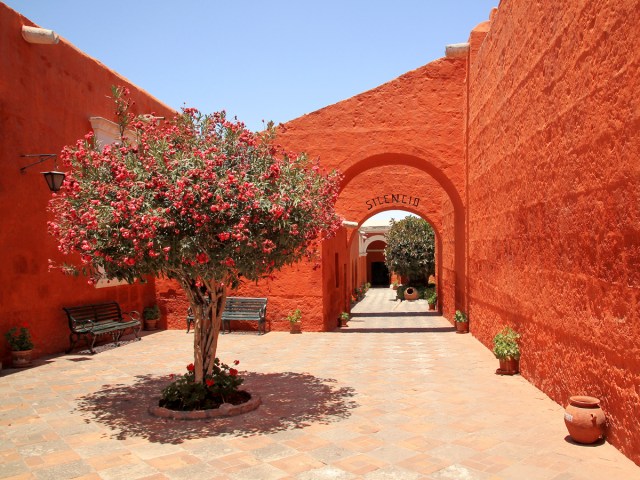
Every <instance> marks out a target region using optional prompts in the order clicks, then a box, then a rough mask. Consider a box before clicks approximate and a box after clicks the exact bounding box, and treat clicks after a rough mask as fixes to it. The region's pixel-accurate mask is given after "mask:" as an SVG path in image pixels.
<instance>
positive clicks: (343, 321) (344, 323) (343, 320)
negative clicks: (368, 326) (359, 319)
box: [340, 312, 351, 327]
mask: <svg viewBox="0 0 640 480" xmlns="http://www.w3.org/2000/svg"><path fill="white" fill-rule="evenodd" d="M350 318H351V317H350V315H349V313H348V312H342V313H341V314H340V326H341V327H348V326H349V325H348V323H349V319H350Z"/></svg>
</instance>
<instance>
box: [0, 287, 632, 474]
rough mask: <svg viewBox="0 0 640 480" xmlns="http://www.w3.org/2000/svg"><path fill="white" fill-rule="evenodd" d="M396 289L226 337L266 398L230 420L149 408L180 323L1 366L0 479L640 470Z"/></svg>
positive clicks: (184, 339)
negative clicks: (272, 328) (290, 328)
mask: <svg viewBox="0 0 640 480" xmlns="http://www.w3.org/2000/svg"><path fill="white" fill-rule="evenodd" d="M394 296H395V292H393V291H391V290H389V289H373V290H370V291H369V292H368V294H367V298H366V299H365V300H364V301H362V302H361V303H359V304H358V305H357V306H356V307H355V308H354V312H353V313H354V318H353V319H352V321H351V322H350V326H349V327H348V328H344V329H341V330H337V331H335V332H331V333H304V334H302V335H290V334H288V333H283V332H271V333H268V334H266V335H264V336H257V335H255V334H244V333H239V334H231V335H225V336H222V337H221V343H220V348H219V356H220V357H221V358H222V360H223V361H225V362H231V361H233V360H235V359H238V360H240V362H241V363H240V367H241V370H244V369H246V371H247V372H250V373H247V380H246V384H247V387H248V389H249V390H250V391H255V392H258V393H260V394H261V396H262V399H263V405H262V406H260V408H258V410H256V411H255V412H252V413H249V414H246V415H243V416H240V417H235V418H231V419H214V420H204V421H186V422H185V421H182V422H178V421H169V420H164V419H159V418H154V417H150V416H149V415H148V414H147V405H148V404H149V402H150V401H152V398H153V397H154V396H155V395H157V393H158V392H159V390H160V389H161V388H162V386H163V385H164V384H166V383H167V381H168V380H167V375H168V374H170V373H182V372H183V371H184V368H185V366H186V365H187V364H188V363H190V362H191V359H192V350H191V347H192V345H191V340H192V338H193V337H192V336H191V334H189V335H186V334H185V332H184V331H163V332H156V333H152V334H147V335H145V337H144V339H143V340H142V341H141V342H131V343H127V344H125V345H123V346H121V347H120V348H108V347H107V348H101V349H100V350H101V351H100V353H98V354H97V355H95V356H91V355H85V354H83V353H82V352H80V353H79V354H73V355H61V356H56V357H52V358H45V359H39V360H38V361H37V362H36V366H34V367H33V368H30V369H26V370H14V369H10V368H6V367H5V369H4V370H3V371H2V372H0V424H1V426H2V429H1V431H0V456H1V461H0V478H11V479H31V478H37V479H55V480H58V479H67V478H81V479H107V480H115V479H127V480H131V479H193V478H197V479H199V480H200V479H227V478H228V479H284V478H298V479H352V478H364V479H419V478H424V479H465V480H466V479H478V480H486V479H519V480H520V479H525V480H535V479H549V480H551V479H553V480H574V479H576V480H577V479H603V478H606V479H607V480H615V479H624V480H629V479H631V480H632V479H640V467H638V466H636V465H635V464H633V463H632V462H631V461H630V460H628V459H627V458H625V457H624V456H623V455H622V454H620V453H619V452H618V451H617V450H616V449H615V448H613V447H612V446H610V445H609V444H607V443H600V444H597V445H595V446H580V445H577V444H574V443H572V442H571V441H569V440H568V439H567V438H566V437H567V433H566V430H565V427H564V423H563V408H562V407H561V406H559V405H557V404H556V403H554V402H553V401H551V400H550V399H549V398H548V397H546V395H544V394H543V393H541V392H540V391H538V390H537V389H536V388H534V387H533V386H532V385H530V384H529V383H527V382H526V381H525V380H524V379H523V378H521V377H520V376H514V377H500V376H496V375H495V373H494V372H495V369H496V367H497V361H496V360H495V358H493V355H492V354H491V352H490V351H489V350H487V349H486V348H485V347H484V346H482V345H481V344H480V343H479V342H478V341H477V340H475V339H474V338H473V336H471V335H456V334H455V333H454V332H453V328H452V327H451V326H450V324H449V323H448V322H447V321H446V320H445V319H443V318H442V317H439V316H436V315H435V314H428V313H426V310H427V306H426V302H424V301H417V302H412V303H409V302H401V303H400V302H395V301H394V300H393V298H394ZM301 308H302V310H303V312H304V305H301ZM303 322H304V317H303Z"/></svg>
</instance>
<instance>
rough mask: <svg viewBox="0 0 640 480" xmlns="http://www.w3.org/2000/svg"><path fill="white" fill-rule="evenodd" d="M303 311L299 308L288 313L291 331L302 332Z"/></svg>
mask: <svg viewBox="0 0 640 480" xmlns="http://www.w3.org/2000/svg"><path fill="white" fill-rule="evenodd" d="M301 320H302V312H301V311H300V309H299V308H297V309H295V310H293V311H292V312H291V313H290V314H289V315H287V321H288V322H289V333H302V328H301Z"/></svg>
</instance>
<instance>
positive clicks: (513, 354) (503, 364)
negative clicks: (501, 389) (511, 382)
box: [493, 327, 520, 375]
mask: <svg viewBox="0 0 640 480" xmlns="http://www.w3.org/2000/svg"><path fill="white" fill-rule="evenodd" d="M518 338H520V335H519V334H518V333H517V332H516V331H515V330H513V329H512V328H511V327H504V328H503V329H502V330H501V331H500V332H499V333H497V334H496V336H495V337H493V354H494V355H495V356H496V358H497V359H498V360H499V361H500V368H498V370H496V373H497V374H499V375H514V374H516V373H518V372H519V371H520V347H519V346H518Z"/></svg>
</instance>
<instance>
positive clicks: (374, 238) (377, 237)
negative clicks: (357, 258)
mask: <svg viewBox="0 0 640 480" xmlns="http://www.w3.org/2000/svg"><path fill="white" fill-rule="evenodd" d="M378 241H383V242H384V243H385V244H386V243H387V239H386V237H385V236H384V235H380V234H378V235H372V236H371V237H368V238H367V239H366V240H365V241H364V243H363V244H362V245H361V246H360V253H361V254H362V252H364V253H366V252H367V248H369V245H371V244H372V243H373V242H378Z"/></svg>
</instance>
